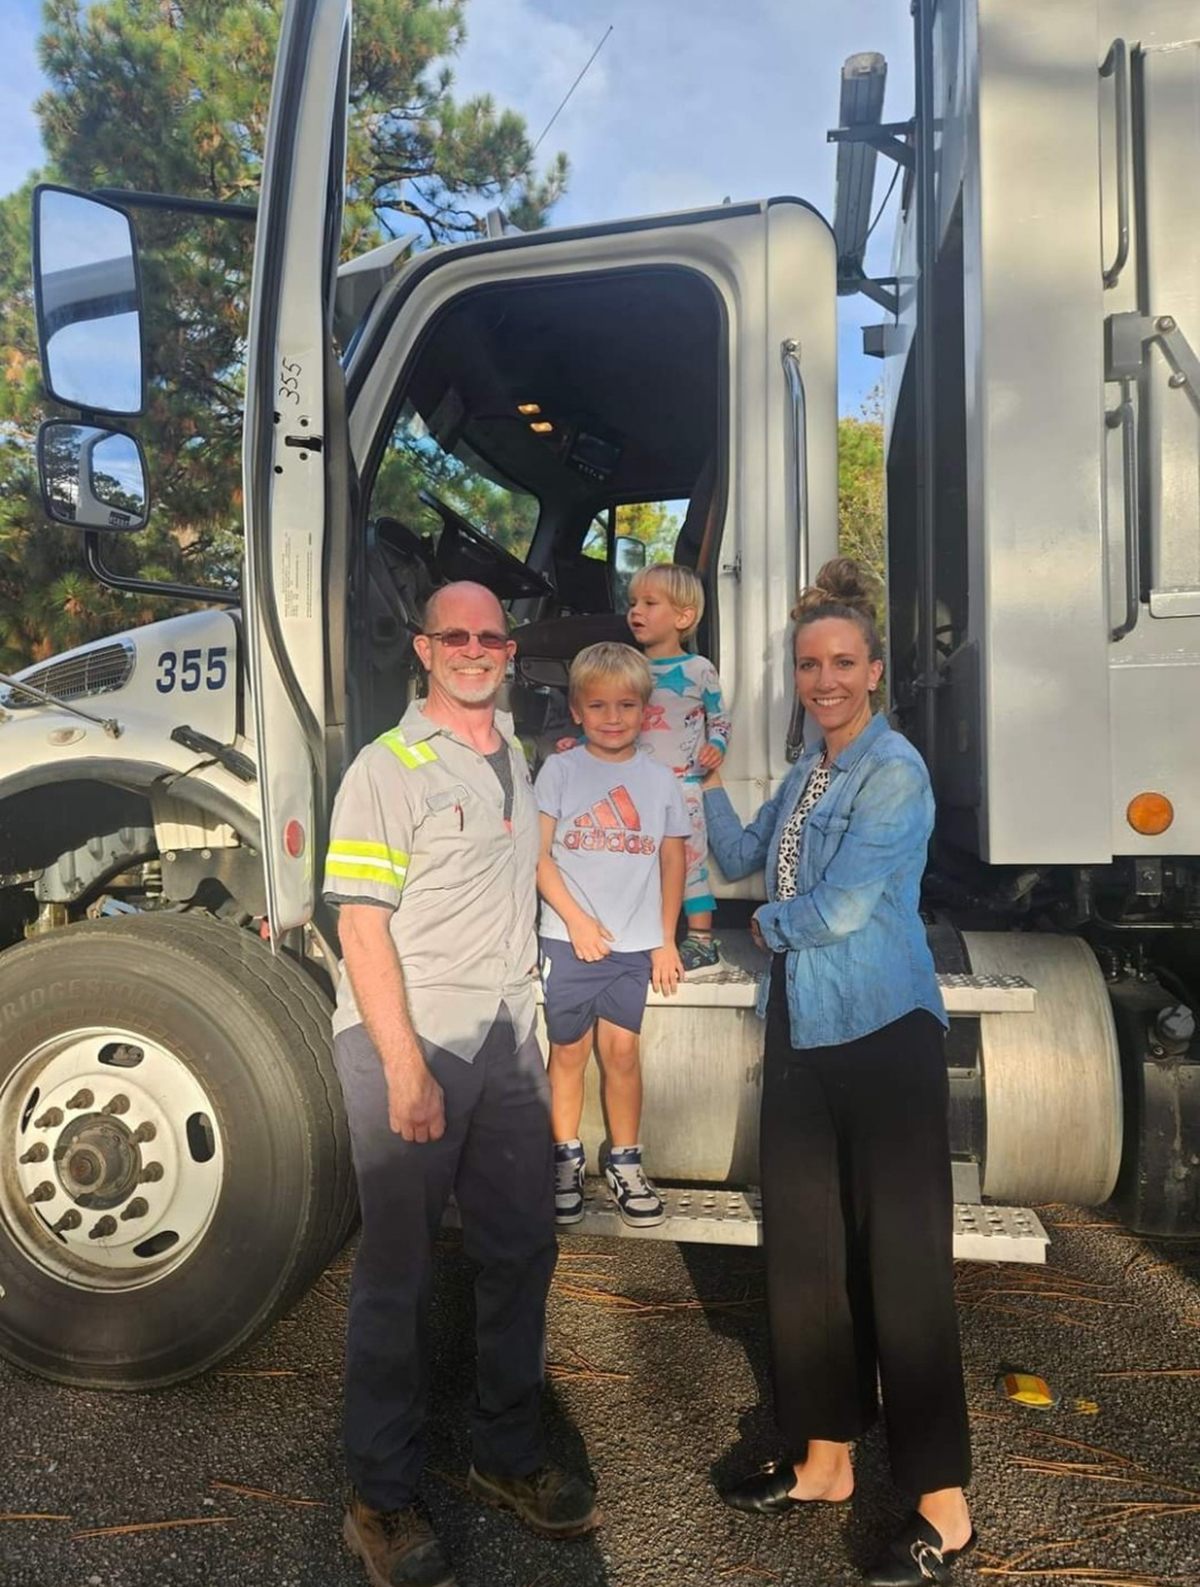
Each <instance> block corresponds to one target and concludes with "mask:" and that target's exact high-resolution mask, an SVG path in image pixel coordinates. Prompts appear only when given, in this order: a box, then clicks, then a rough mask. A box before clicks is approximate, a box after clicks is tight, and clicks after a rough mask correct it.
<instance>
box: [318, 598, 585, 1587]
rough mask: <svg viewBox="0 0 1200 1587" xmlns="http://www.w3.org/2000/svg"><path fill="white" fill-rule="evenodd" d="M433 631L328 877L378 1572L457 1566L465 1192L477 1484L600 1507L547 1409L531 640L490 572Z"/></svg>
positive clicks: (350, 1455)
mask: <svg viewBox="0 0 1200 1587" xmlns="http://www.w3.org/2000/svg"><path fill="white" fill-rule="evenodd" d="M414 646H415V649H416V651H417V654H418V656H419V657H420V660H421V662H422V664H423V666H424V667H425V668H426V670H427V672H428V674H429V690H428V697H427V698H426V699H425V700H424V701H421V702H417V703H414V704H413V705H411V706H409V708H408V710H407V711H406V712H405V714H404V717H403V719H402V721H401V722H400V724H399V726H398V727H397V728H394V729H392V730H391V731H390V732H388V733H385V734H384V735H383V736H382V738H380V739H378V740H376V742H375V743H373V744H369V745H368V746H367V747H366V748H365V749H364V750H362V751H361V753H360V754H359V755H358V757H357V758H356V759H355V761H354V763H353V765H352V766H351V767H350V769H349V771H348V772H347V774H346V777H345V780H344V782H343V784H342V787H341V790H340V792H339V794H338V797H337V802H336V804H335V806H334V812H333V820H332V824H331V837H330V845H329V854H328V857H327V860H326V866H325V884H324V888H325V897H326V898H327V899H328V900H329V901H330V902H331V903H332V904H335V905H336V906H337V907H338V910H339V936H340V940H341V947H342V953H343V956H344V961H345V971H346V973H345V974H344V975H343V977H342V981H341V986H340V987H339V990H338V1006H337V1013H336V1015H335V1017H334V1033H335V1041H334V1047H335V1055H336V1060H337V1067H338V1075H339V1077H340V1079H341V1083H342V1090H343V1093H344V1095H345V1099H346V1111H347V1114H348V1115H349V1120H350V1129H351V1136H352V1140H353V1147H354V1163H355V1171H356V1174H357V1177H358V1190H359V1200H360V1203H361V1207H362V1238H361V1241H360V1244H359V1250H358V1259H357V1261H356V1263H355V1267H354V1277H353V1282H352V1285H351V1294H350V1319H349V1330H348V1338H347V1361H346V1401H345V1412H344V1424H343V1431H344V1437H345V1444H346V1460H347V1466H348V1468H349V1472H350V1477H351V1481H352V1483H353V1490H354V1491H353V1493H352V1495H351V1500H350V1507H349V1509H348V1511H347V1514H346V1519H345V1525H344V1532H345V1537H346V1541H347V1543H348V1544H349V1546H350V1547H351V1548H352V1549H353V1550H354V1551H355V1552H356V1553H357V1554H359V1555H360V1556H361V1557H362V1559H363V1561H364V1563H365V1565H366V1567H367V1574H368V1576H369V1577H370V1579H371V1580H372V1582H374V1583H375V1584H376V1587H447V1584H451V1583H452V1582H453V1576H452V1574H451V1570H450V1566H449V1564H448V1563H447V1561H446V1557H445V1554H444V1552H443V1551H442V1548H441V1545H440V1543H439V1542H438V1540H437V1538H436V1537H435V1536H434V1533H433V1531H432V1529H431V1527H430V1526H429V1523H428V1521H427V1520H426V1519H425V1517H424V1515H423V1514H422V1513H421V1511H420V1510H418V1509H417V1508H415V1507H414V1503H413V1500H414V1494H415V1490H416V1486H417V1482H418V1479H419V1477H420V1472H421V1466H422V1462H423V1459H424V1452H425V1445H424V1422H425V1407H426V1392H427V1360H426V1357H427V1317H428V1306H429V1290H430V1279H431V1268H432V1247H433V1242H434V1238H435V1236H436V1234H437V1231H438V1227H439V1225H440V1222H441V1218H442V1214H443V1212H444V1210H445V1207H446V1202H447V1200H448V1198H449V1196H450V1193H451V1191H453V1192H454V1196H455V1199H456V1201H457V1203H458V1207H459V1211H460V1213H461V1215H462V1224H463V1244H464V1248H465V1249H466V1252H467V1254H468V1255H469V1256H470V1257H471V1258H472V1259H473V1261H474V1262H475V1263H476V1264H477V1265H478V1269H479V1272H478V1277H477V1279H476V1285H475V1310H476V1347H477V1378H476V1392H475V1399H474V1403H473V1407H472V1415H471V1424H472V1446H473V1447H472V1465H471V1469H470V1472H469V1474H468V1485H469V1487H470V1489H471V1491H472V1492H474V1493H475V1494H477V1495H478V1496H479V1497H480V1498H482V1499H485V1500H487V1501H488V1502H490V1503H493V1504H501V1505H506V1506H508V1507H509V1508H510V1509H513V1510H515V1511H516V1513H517V1514H518V1515H519V1516H520V1517H521V1519H522V1520H523V1521H525V1522H526V1523H527V1524H528V1525H529V1526H531V1527H533V1528H534V1530H536V1531H538V1532H540V1533H542V1534H543V1535H546V1536H551V1537H571V1536H575V1535H577V1534H578V1533H580V1532H583V1531H586V1530H588V1529H589V1528H590V1527H592V1526H594V1525H595V1523H596V1510H595V1495H594V1493H593V1490H592V1489H591V1487H590V1486H588V1484H586V1483H585V1482H583V1481H581V1480H580V1479H579V1478H577V1477H573V1476H571V1475H569V1474H568V1473H566V1472H563V1471H561V1470H559V1469H558V1468H556V1467H554V1466H550V1465H548V1464H547V1463H546V1458H545V1446H544V1441H543V1434H542V1425H541V1407H540V1398H541V1387H542V1379H543V1359H544V1344H545V1308H546V1293H547V1290H548V1289H549V1286H550V1278H551V1275H552V1273H553V1270H554V1262H555V1256H556V1244H555V1235H554V1166H553V1153H552V1150H551V1140H550V1121H549V1100H548V1086H547V1080H546V1074H545V1069H544V1066H543V1063H542V1057H541V1053H540V1052H539V1050H538V1045H537V1041H536V1038H535V1036H534V1033H533V1023H534V984H535V977H536V973H537V945H536V940H535V936H534V921H535V910H536V892H535V877H536V870H537V854H538V815H537V808H536V805H535V802H534V798H533V793H532V790H531V788H530V786H529V772H528V769H527V767H526V764H525V757H524V755H523V754H522V753H521V749H520V746H519V745H517V744H516V743H514V742H513V740H512V738H511V730H512V729H511V723H510V722H509V721H508V719H507V718H504V717H498V716H497V713H496V711H495V698H496V694H497V692H498V690H499V689H500V686H501V684H502V683H503V681H504V674H505V667H506V664H507V661H508V659H509V657H510V656H511V655H512V652H513V648H514V647H513V644H512V642H511V640H510V639H509V638H508V633H507V626H506V622H505V617H504V613H503V611H502V609H501V607H500V604H499V602H498V601H497V600H496V598H495V596H493V595H492V594H491V593H490V591H488V590H486V589H484V588H483V587H482V586H480V585H478V584H466V583H462V584H451V585H448V586H446V587H445V588H444V589H442V590H440V591H439V592H438V593H437V595H436V596H435V597H434V598H433V600H432V601H431V602H430V604H429V609H428V611H427V613H426V621H425V632H424V633H423V634H421V635H418V636H417V638H416V639H415V640H414Z"/></svg>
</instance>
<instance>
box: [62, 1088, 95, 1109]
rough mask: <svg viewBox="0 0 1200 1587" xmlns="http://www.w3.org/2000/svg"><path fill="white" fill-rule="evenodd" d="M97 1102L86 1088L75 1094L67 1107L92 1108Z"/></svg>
mask: <svg viewBox="0 0 1200 1587" xmlns="http://www.w3.org/2000/svg"><path fill="white" fill-rule="evenodd" d="M95 1100H96V1099H95V1097H94V1096H93V1095H92V1093H91V1092H90V1091H89V1090H87V1088H86V1087H85V1088H84V1089H83V1090H82V1091H77V1092H76V1093H75V1095H74V1096H73V1097H72V1098H71V1100H70V1101H69V1102H68V1103H67V1106H68V1107H69V1108H90V1107H91V1105H92V1103H93V1102H94V1101H95Z"/></svg>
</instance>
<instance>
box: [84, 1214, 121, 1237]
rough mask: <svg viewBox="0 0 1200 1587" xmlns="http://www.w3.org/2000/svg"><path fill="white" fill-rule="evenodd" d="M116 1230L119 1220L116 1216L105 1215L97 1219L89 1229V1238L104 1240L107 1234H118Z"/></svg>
mask: <svg viewBox="0 0 1200 1587" xmlns="http://www.w3.org/2000/svg"><path fill="white" fill-rule="evenodd" d="M116 1232H117V1220H116V1219H115V1218H109V1217H103V1218H99V1219H97V1221H96V1222H95V1223H93V1225H92V1226H91V1228H90V1229H89V1230H88V1239H89V1240H103V1239H104V1237H105V1236H106V1235H109V1234H116Z"/></svg>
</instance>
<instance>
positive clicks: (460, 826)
mask: <svg viewBox="0 0 1200 1587" xmlns="http://www.w3.org/2000/svg"><path fill="white" fill-rule="evenodd" d="M454 814H455V815H456V816H457V817H458V830H459V831H460V832H461V831H462V829H463V811H462V805H460V804H456V805H455V806H454Z"/></svg>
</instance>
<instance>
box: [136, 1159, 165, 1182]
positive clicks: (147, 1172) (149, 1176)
mask: <svg viewBox="0 0 1200 1587" xmlns="http://www.w3.org/2000/svg"><path fill="white" fill-rule="evenodd" d="M162 1176H163V1165H162V1164H161V1163H147V1164H146V1166H145V1168H143V1169H142V1171H141V1173H140V1174H139V1175H138V1183H139V1184H142V1185H153V1184H156V1183H157V1182H158V1180H160V1179H161V1178H162Z"/></svg>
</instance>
